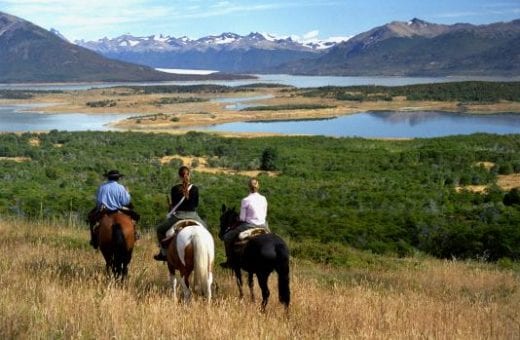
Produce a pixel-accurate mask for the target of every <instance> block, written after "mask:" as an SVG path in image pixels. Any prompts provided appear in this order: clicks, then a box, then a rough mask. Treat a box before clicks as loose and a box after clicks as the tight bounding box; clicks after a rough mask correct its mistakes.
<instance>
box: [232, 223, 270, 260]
mask: <svg viewBox="0 0 520 340" xmlns="http://www.w3.org/2000/svg"><path fill="white" fill-rule="evenodd" d="M268 233H269V231H268V230H267V229H266V228H251V229H247V230H244V231H242V232H241V233H240V234H238V237H237V239H236V240H235V242H234V243H233V250H234V252H235V253H236V254H239V255H242V252H243V251H244V248H245V246H246V244H247V243H248V242H249V241H251V240H252V239H254V238H255V237H257V236H259V235H263V234H268Z"/></svg>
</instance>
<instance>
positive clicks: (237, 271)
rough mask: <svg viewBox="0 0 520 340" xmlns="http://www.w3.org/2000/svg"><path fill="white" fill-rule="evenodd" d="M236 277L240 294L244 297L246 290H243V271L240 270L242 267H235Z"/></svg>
mask: <svg viewBox="0 0 520 340" xmlns="http://www.w3.org/2000/svg"><path fill="white" fill-rule="evenodd" d="M235 279H236V281H237V286H238V294H239V295H238V296H239V297H240V298H241V299H242V298H243V297H244V292H243V291H242V272H241V271H240V268H235Z"/></svg>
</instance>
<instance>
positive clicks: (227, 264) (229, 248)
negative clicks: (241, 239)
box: [220, 242, 233, 268]
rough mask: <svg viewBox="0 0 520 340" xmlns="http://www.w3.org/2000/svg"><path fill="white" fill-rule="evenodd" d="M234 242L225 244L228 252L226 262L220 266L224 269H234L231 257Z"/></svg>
mask: <svg viewBox="0 0 520 340" xmlns="http://www.w3.org/2000/svg"><path fill="white" fill-rule="evenodd" d="M232 243H233V242H224V249H225V250H226V261H225V262H222V263H221V264H220V266H221V267H222V268H232V266H231V263H232V261H231V257H232V256H233V249H232V248H233V245H232Z"/></svg>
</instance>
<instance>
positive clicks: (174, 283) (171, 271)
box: [168, 262, 177, 301]
mask: <svg viewBox="0 0 520 340" xmlns="http://www.w3.org/2000/svg"><path fill="white" fill-rule="evenodd" d="M168 276H169V278H170V283H171V285H172V288H173V298H174V299H175V301H177V276H176V275H175V267H174V266H173V265H172V264H171V263H170V262H168Z"/></svg>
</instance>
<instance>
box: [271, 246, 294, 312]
mask: <svg viewBox="0 0 520 340" xmlns="http://www.w3.org/2000/svg"><path fill="white" fill-rule="evenodd" d="M275 251H276V267H275V269H276V272H277V273H278V298H279V300H280V302H281V303H282V304H284V305H285V307H286V308H287V307H289V303H290V302H291V290H290V288H289V249H288V248H287V246H286V245H285V243H283V242H282V243H278V244H277V245H276V246H275Z"/></svg>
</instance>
